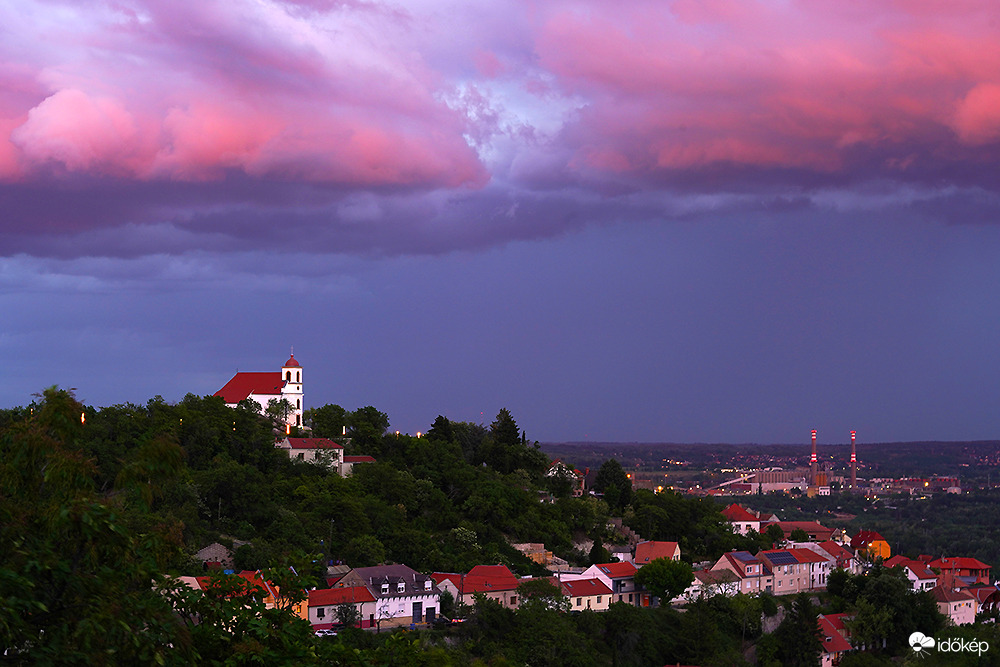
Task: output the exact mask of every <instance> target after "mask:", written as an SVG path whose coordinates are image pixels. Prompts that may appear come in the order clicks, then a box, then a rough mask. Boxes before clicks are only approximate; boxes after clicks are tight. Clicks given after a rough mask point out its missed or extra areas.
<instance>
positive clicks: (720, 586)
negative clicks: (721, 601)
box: [681, 570, 740, 602]
mask: <svg viewBox="0 0 1000 667" xmlns="http://www.w3.org/2000/svg"><path fill="white" fill-rule="evenodd" d="M739 592H740V578H739V577H737V576H736V574H734V573H733V572H732V571H730V570H695V572H694V580H693V581H692V582H691V585H690V586H688V587H687V588H686V589H685V590H684V592H683V593H682V594H681V598H682V599H684V600H685V601H687V602H694V601H695V600H699V599H701V598H710V597H714V596H716V595H726V596H732V595H736V594H737V593H739Z"/></svg>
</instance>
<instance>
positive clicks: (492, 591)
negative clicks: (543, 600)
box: [431, 565, 521, 609]
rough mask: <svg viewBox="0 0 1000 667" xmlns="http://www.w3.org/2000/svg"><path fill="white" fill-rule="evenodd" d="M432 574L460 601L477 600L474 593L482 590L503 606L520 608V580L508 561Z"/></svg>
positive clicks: (469, 601)
mask: <svg viewBox="0 0 1000 667" xmlns="http://www.w3.org/2000/svg"><path fill="white" fill-rule="evenodd" d="M431 577H432V578H433V579H434V581H435V582H436V583H437V584H438V587H439V588H440V589H441V590H447V591H449V592H451V594H452V595H453V596H454V597H455V601H456V602H460V603H461V604H465V605H472V604H474V603H475V601H476V600H475V596H476V595H477V594H480V595H484V596H486V597H487V598H489V599H491V600H496V601H497V602H499V603H500V606H502V607H506V608H508V609H517V606H518V603H519V599H518V598H519V596H518V594H517V587H518V586H519V585H520V583H521V582H520V581H518V578H517V577H516V576H514V573H513V572H511V571H510V569H509V568H508V567H507V566H506V565H477V566H475V567H474V568H472V569H471V570H469V573H468V574H455V573H452V572H434V573H432V574H431Z"/></svg>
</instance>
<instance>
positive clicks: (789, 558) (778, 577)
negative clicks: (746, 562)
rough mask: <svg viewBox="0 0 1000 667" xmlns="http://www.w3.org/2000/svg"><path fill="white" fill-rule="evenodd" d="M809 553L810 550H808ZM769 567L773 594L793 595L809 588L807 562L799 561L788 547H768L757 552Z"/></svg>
mask: <svg viewBox="0 0 1000 667" xmlns="http://www.w3.org/2000/svg"><path fill="white" fill-rule="evenodd" d="M810 553H811V552H810ZM757 558H758V559H759V560H761V561H763V562H764V563H765V564H766V565H767V568H768V569H770V571H771V574H772V575H773V579H774V588H773V589H772V592H773V593H774V594H775V595H794V594H796V593H801V592H803V591H808V590H809V571H808V567H807V565H808V563H803V562H801V561H800V560H799V559H798V557H797V556H796V555H795V554H794V553H792V552H791V551H789V550H788V549H768V550H766V551H761V552H759V553H758V554H757Z"/></svg>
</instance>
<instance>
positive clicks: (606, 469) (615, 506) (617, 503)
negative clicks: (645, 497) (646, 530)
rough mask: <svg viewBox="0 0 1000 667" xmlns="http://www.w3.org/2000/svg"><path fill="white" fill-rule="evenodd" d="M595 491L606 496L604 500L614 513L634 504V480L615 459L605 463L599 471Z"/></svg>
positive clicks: (595, 479) (595, 480) (595, 481)
mask: <svg viewBox="0 0 1000 667" xmlns="http://www.w3.org/2000/svg"><path fill="white" fill-rule="evenodd" d="M594 491H597V492H598V493H603V494H604V500H605V501H606V502H607V503H608V507H609V508H611V511H612V512H614V511H616V510H617V511H621V510H622V509H624V508H625V507H626V506H628V504H629V503H631V502H632V480H631V479H629V477H628V475H627V474H626V472H625V469H624V468H622V465H621V464H620V463H618V461H616V460H615V459H609V460H607V461H605V462H604V463H603V464H602V465H601V469H600V470H598V471H597V477H595V478H594Z"/></svg>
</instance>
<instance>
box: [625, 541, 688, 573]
mask: <svg viewBox="0 0 1000 667" xmlns="http://www.w3.org/2000/svg"><path fill="white" fill-rule="evenodd" d="M657 558H666V559H668V560H680V559H681V548H680V546H678V544H677V543H676V542H658V541H654V540H647V541H645V542H639V544H637V545H635V560H634V565H635V566H636V567H642V566H643V565H647V564H648V563H649V562H650V561H653V560H656V559H657Z"/></svg>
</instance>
